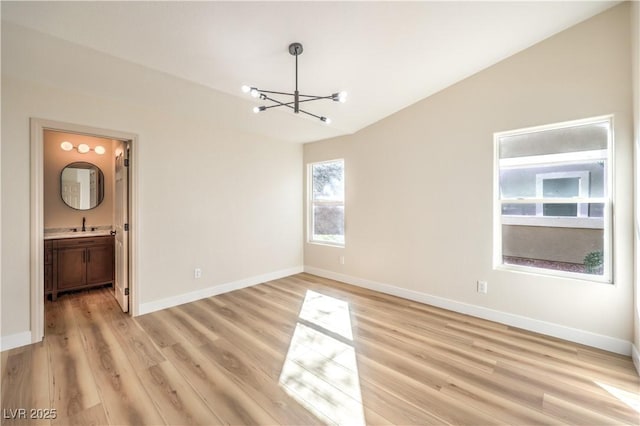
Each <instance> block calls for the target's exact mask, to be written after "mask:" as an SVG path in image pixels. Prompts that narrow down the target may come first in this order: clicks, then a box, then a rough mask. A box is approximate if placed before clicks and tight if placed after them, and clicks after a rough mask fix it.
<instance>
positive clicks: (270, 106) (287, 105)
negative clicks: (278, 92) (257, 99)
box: [264, 96, 294, 109]
mask: <svg viewBox="0 0 640 426" xmlns="http://www.w3.org/2000/svg"><path fill="white" fill-rule="evenodd" d="M265 100H267V101H271V102H274V103H276V104H277V105H269V106H266V107H264V109H269V108H277V107H281V106H286V107H288V108H291V109H294V107H292V106H291V104H292V103H293V102H288V103H284V102H280V101H279V100H277V99H273V98H270V97H268V96H265Z"/></svg>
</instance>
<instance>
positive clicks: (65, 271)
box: [57, 247, 87, 289]
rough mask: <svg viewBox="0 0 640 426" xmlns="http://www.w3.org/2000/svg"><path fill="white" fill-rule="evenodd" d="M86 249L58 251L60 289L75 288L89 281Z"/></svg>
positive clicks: (76, 248) (77, 248)
mask: <svg viewBox="0 0 640 426" xmlns="http://www.w3.org/2000/svg"><path fill="white" fill-rule="evenodd" d="M85 262H86V249H85V248H84V247H74V248H65V249H59V250H58V286H57V287H58V288H59V289H64V288H73V287H78V286H81V285H84V283H85V282H86V281H87V267H86V263H85Z"/></svg>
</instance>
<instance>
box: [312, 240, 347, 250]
mask: <svg viewBox="0 0 640 426" xmlns="http://www.w3.org/2000/svg"><path fill="white" fill-rule="evenodd" d="M307 244H313V245H315V246H326V247H336V248H344V243H342V244H340V243H332V242H329V241H307Z"/></svg>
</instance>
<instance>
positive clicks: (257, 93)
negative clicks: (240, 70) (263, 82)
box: [250, 87, 260, 98]
mask: <svg viewBox="0 0 640 426" xmlns="http://www.w3.org/2000/svg"><path fill="white" fill-rule="evenodd" d="M250 93H251V96H252V97H254V98H257V97H258V96H260V92H258V89H256V88H255V87H252V88H251V91H250Z"/></svg>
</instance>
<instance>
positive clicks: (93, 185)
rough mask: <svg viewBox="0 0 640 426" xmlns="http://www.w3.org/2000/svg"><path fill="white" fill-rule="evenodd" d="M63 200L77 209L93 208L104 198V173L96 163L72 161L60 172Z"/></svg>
mask: <svg viewBox="0 0 640 426" xmlns="http://www.w3.org/2000/svg"><path fill="white" fill-rule="evenodd" d="M60 196H61V197H62V201H64V202H65V204H66V205H68V206H69V207H71V208H73V209H76V210H91V209H93V208H95V207H97V206H99V205H100V203H101V202H102V200H103V199H104V174H102V170H100V168H99V167H98V166H96V165H95V164H91V163H85V162H83V161H78V162H76V163H71V164H69V165H68V166H67V167H65V168H64V169H62V173H61V174H60Z"/></svg>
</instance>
